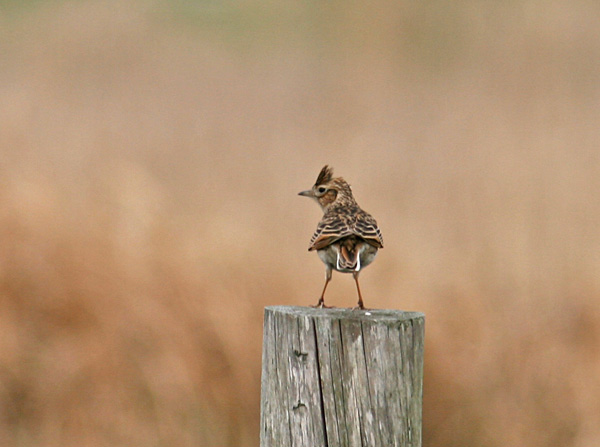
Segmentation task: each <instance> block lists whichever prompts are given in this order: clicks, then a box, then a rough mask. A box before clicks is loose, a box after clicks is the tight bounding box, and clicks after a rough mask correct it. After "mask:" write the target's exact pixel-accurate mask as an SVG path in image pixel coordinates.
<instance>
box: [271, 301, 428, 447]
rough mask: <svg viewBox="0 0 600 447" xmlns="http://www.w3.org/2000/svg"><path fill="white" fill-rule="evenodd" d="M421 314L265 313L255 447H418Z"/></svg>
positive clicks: (299, 309) (305, 310) (282, 309)
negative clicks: (257, 432) (256, 444)
mask: <svg viewBox="0 0 600 447" xmlns="http://www.w3.org/2000/svg"><path fill="white" fill-rule="evenodd" d="M424 324H425V316H424V315H423V314H421V313H418V312H402V311H395V310H370V311H359V310H355V311H353V310H350V309H313V308H307V307H288V306H272V307H267V308H265V321H264V340H263V358H262V392H261V417H260V419H261V434H260V446H261V447H281V446H286V447H287V446H305V447H334V446H335V447H337V446H348V447H354V446H357V447H358V446H369V447H377V446H382V447H388V446H398V447H421V408H422V394H423V340H424Z"/></svg>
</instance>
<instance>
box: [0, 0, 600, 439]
mask: <svg viewBox="0 0 600 447" xmlns="http://www.w3.org/2000/svg"><path fill="white" fill-rule="evenodd" d="M598 23H600V4H598V3H597V2H593V1H589V0H575V1H568V0H517V1H512V2H492V1H485V0H468V1H465V2H459V3H457V4H456V5H455V4H453V3H447V2H440V1H436V0H429V1H424V2H409V1H401V2H393V1H385V0H378V1H376V2H374V3H369V4H368V6H367V5H366V4H365V6H361V4H360V3H358V2H343V1H340V0H334V1H331V2H276V1H273V0H267V1H264V0H263V1H258V0H245V1H242V2H232V1H227V0H225V1H216V0H215V1H211V0H208V1H200V0H197V1H193V0H173V1H169V2H167V1H160V0H146V1H142V0H139V1H133V2H123V1H116V0H115V1H110V0H107V1H102V0H96V1H91V0H88V1H77V2H76V1H68V0H54V1H43V0H38V1H27V2H17V1H14V0H13V1H3V2H1V3H0V98H1V99H0V129H1V131H0V445H3V446H16V447H33V446H44V447H59V446H60V447H69V446H94V447H95V446H114V447H120V446H123V447H125V446H142V445H143V446H203V447H223V446H225V447H238V446H241V447H256V446H258V429H259V427H258V425H259V391H260V389H259V388H260V359H261V342H262V338H261V337H262V312H263V307H264V306H265V305H273V304H290V305H307V304H313V303H314V302H315V301H316V299H317V297H318V294H319V293H320V290H321V287H322V284H323V278H324V276H323V275H324V269H323V266H322V264H321V262H320V261H319V260H318V258H317V256H316V255H314V253H308V252H307V251H306V248H307V246H308V241H309V240H310V236H311V235H312V232H313V230H314V228H315V226H316V223H317V221H318V219H319V218H320V210H319V209H318V207H317V206H316V205H315V204H314V203H312V202H310V201H308V200H306V199H303V198H301V197H298V196H297V195H296V194H297V192H298V191H300V190H302V189H306V188H307V187H310V186H311V185H312V183H313V182H314V180H315V178H316V175H317V173H318V171H319V169H320V168H321V167H322V166H323V165H324V164H326V163H328V164H331V165H333V166H334V168H335V170H336V173H337V174H339V175H343V176H344V177H345V178H346V179H347V180H348V181H349V182H350V183H351V184H352V185H353V189H354V192H355V196H356V197H357V199H358V201H359V203H360V204H361V205H362V206H363V207H364V208H365V209H366V210H367V211H369V212H370V213H372V214H373V215H374V216H375V217H376V218H377V219H378V222H379V224H380V227H381V229H382V231H383V235H384V238H385V242H386V247H385V249H384V250H382V251H381V252H380V254H379V256H378V259H377V261H376V262H375V263H374V264H373V265H372V266H370V267H369V268H368V269H367V270H366V271H365V272H364V273H363V275H362V276H361V286H362V289H363V293H364V296H365V301H366V304H367V306H371V307H377V308H395V309H406V310H419V311H423V312H425V313H426V315H427V326H426V332H427V341H426V364H425V396H424V446H425V447H441V446H444V447H483V446H484V447H506V446H512V447H519V446H526V447H596V446H598V445H600V225H599V222H600V200H599V194H600V27H599V26H598ZM328 300H329V301H330V303H331V304H335V305H338V306H351V305H354V302H355V291H354V284H353V281H352V279H351V277H349V276H347V275H340V274H337V275H336V274H334V278H333V282H332V283H331V285H330V287H329V290H328Z"/></svg>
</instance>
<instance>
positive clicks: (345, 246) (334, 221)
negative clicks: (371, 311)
mask: <svg viewBox="0 0 600 447" xmlns="http://www.w3.org/2000/svg"><path fill="white" fill-rule="evenodd" d="M300 195H303V196H306V197H311V198H313V199H315V200H316V201H317V203H319V205H320V206H321V208H322V209H323V218H322V219H321V221H320V222H319V224H318V225H317V229H316V231H315V233H314V234H313V237H312V239H311V240H310V247H309V248H308V250H309V251H312V250H317V253H318V254H319V257H320V258H321V260H322V261H323V263H324V264H325V268H326V281H325V287H324V288H323V293H322V294H321V297H320V299H319V302H318V303H317V306H320V307H326V306H325V301H324V296H325V290H326V289H327V285H328V284H329V281H330V280H331V272H332V270H337V271H339V272H342V273H352V274H353V276H354V280H355V281H356V287H357V291H358V306H357V307H358V308H360V309H364V305H363V301H362V296H361V293H360V286H359V284H358V275H359V273H360V270H361V269H362V268H363V267H366V266H367V265H369V264H370V263H371V262H373V260H374V259H375V255H376V254H377V250H378V249H379V248H383V238H382V236H381V231H380V230H379V227H378V226H377V222H376V221H375V219H374V218H373V216H371V215H370V214H369V213H367V212H366V211H364V210H362V209H361V208H360V206H358V203H356V200H355V199H354V196H353V195H352V189H351V188H350V185H349V184H348V183H347V182H346V181H345V180H344V179H343V178H341V177H338V178H333V169H331V168H330V167H329V166H324V167H323V169H321V172H320V173H319V176H318V177H317V181H316V182H315V184H314V185H313V187H312V188H311V189H310V190H308V191H303V192H301V193H300Z"/></svg>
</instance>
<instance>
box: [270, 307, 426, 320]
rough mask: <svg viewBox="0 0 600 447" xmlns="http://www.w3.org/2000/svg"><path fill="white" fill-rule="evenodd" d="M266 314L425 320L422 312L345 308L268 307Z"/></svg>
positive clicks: (355, 318) (352, 318) (356, 318)
mask: <svg viewBox="0 0 600 447" xmlns="http://www.w3.org/2000/svg"><path fill="white" fill-rule="evenodd" d="M265 312H274V313H284V314H290V315H295V316H306V317H311V318H334V319H350V320H369V321H374V320H379V321H396V322H397V321H406V320H414V319H417V318H423V319H424V318H425V314H424V313H422V312H407V311H404V310H395V309H365V310H359V309H357V310H353V309H351V308H345V307H339V308H338V307H334V308H326V309H320V308H314V307H304V306H267V307H265Z"/></svg>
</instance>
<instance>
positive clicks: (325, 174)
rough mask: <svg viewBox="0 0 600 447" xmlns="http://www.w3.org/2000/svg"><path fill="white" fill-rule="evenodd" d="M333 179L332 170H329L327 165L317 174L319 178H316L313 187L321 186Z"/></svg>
mask: <svg viewBox="0 0 600 447" xmlns="http://www.w3.org/2000/svg"><path fill="white" fill-rule="evenodd" d="M332 178H333V168H330V167H329V166H328V165H325V166H323V169H321V172H319V176H318V177H317V181H316V182H315V185H323V184H325V183H327V182H329V181H331V179H332Z"/></svg>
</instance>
